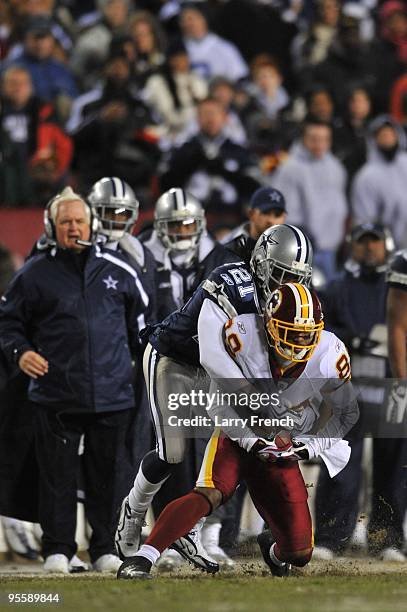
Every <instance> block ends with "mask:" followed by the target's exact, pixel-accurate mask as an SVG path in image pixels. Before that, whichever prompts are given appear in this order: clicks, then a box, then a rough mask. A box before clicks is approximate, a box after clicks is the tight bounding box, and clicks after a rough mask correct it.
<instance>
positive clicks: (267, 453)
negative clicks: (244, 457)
mask: <svg viewBox="0 0 407 612" xmlns="http://www.w3.org/2000/svg"><path fill="white" fill-rule="evenodd" d="M251 452H252V453H254V454H255V455H256V457H258V458H259V459H260V461H264V462H274V461H277V460H278V459H284V460H287V461H300V460H301V459H309V454H308V450H307V448H306V446H305V445H304V444H303V443H302V442H297V441H296V440H291V439H285V440H284V439H283V438H282V437H281V436H276V437H275V438H274V439H273V440H272V441H269V440H265V439H264V438H259V439H258V440H257V442H256V443H255V444H254V445H253V447H252V449H251Z"/></svg>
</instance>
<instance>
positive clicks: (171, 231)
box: [154, 215, 205, 254]
mask: <svg viewBox="0 0 407 612" xmlns="http://www.w3.org/2000/svg"><path fill="white" fill-rule="evenodd" d="M174 217H175V215H173V216H172V218H171V219H156V220H155V222H154V227H155V229H156V231H157V235H158V237H159V238H160V240H161V242H162V243H163V245H164V246H165V248H166V249H168V250H169V251H171V253H173V254H182V253H188V252H191V251H192V252H193V253H194V254H195V253H196V251H197V250H198V247H199V240H200V237H201V235H202V232H203V230H204V228H205V220H204V219H203V218H202V217H191V216H188V217H186V216H185V215H182V217H181V216H180V217H179V218H176V217H175V218H174ZM181 227H182V228H185V230H186V231H184V229H182V230H181ZM188 230H190V231H188Z"/></svg>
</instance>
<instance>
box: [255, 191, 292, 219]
mask: <svg viewBox="0 0 407 612" xmlns="http://www.w3.org/2000/svg"><path fill="white" fill-rule="evenodd" d="M249 208H258V209H259V210H260V211H261V212H262V213H268V212H270V211H271V210H279V211H281V212H285V211H286V207H285V198H284V196H283V194H282V193H281V191H279V190H278V189H274V187H260V189H257V191H255V192H254V194H253V195H252V197H251V200H250V203H249Z"/></svg>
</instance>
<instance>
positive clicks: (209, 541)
mask: <svg viewBox="0 0 407 612" xmlns="http://www.w3.org/2000/svg"><path fill="white" fill-rule="evenodd" d="M221 529H222V524H221V523H208V522H207V523H206V524H205V525H204V527H203V529H202V544H203V546H204V548H206V547H210V546H219V534H220V530H221Z"/></svg>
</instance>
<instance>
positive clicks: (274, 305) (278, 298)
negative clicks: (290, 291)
mask: <svg viewBox="0 0 407 612" xmlns="http://www.w3.org/2000/svg"><path fill="white" fill-rule="evenodd" d="M282 299H283V296H282V293H281V291H280V289H276V291H273V293H272V294H271V296H270V303H269V308H270V312H271V314H273V315H274V314H275V313H276V312H277V310H278V309H279V308H280V306H281V302H282Z"/></svg>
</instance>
